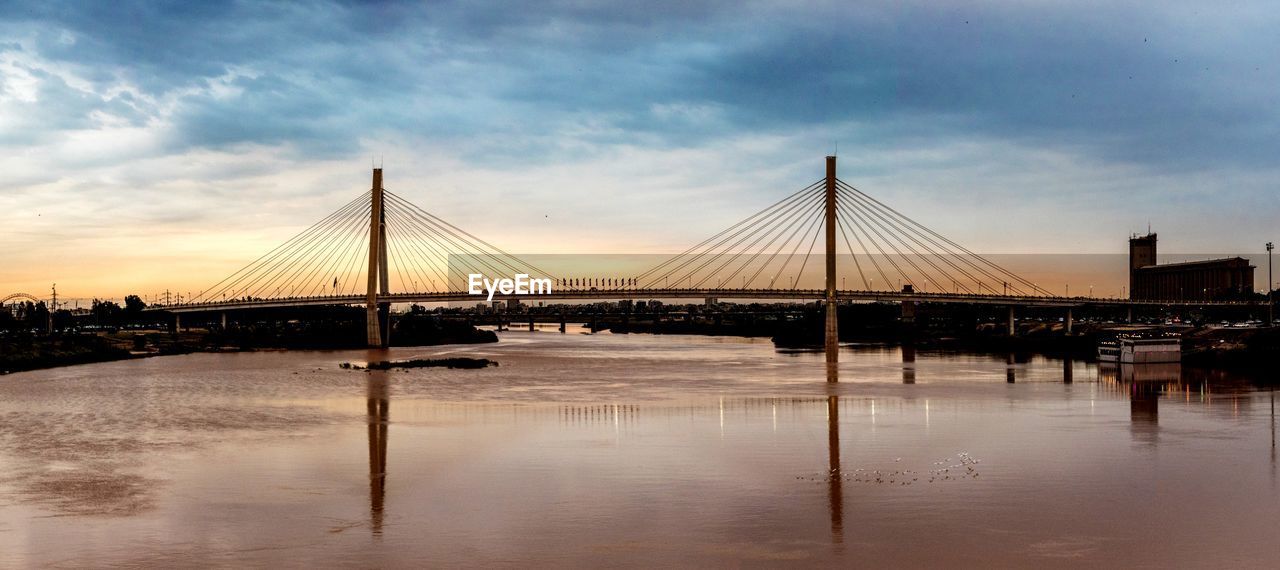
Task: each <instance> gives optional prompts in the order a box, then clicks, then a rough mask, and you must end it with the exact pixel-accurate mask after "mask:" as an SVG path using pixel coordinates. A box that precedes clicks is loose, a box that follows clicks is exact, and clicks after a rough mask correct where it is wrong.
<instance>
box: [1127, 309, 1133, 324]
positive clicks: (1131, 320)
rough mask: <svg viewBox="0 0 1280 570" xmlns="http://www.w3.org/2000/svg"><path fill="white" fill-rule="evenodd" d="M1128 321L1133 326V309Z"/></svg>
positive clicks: (1130, 310)
mask: <svg viewBox="0 0 1280 570" xmlns="http://www.w3.org/2000/svg"><path fill="white" fill-rule="evenodd" d="M1127 320H1128V321H1129V324H1133V307H1129V316H1128V319H1127Z"/></svg>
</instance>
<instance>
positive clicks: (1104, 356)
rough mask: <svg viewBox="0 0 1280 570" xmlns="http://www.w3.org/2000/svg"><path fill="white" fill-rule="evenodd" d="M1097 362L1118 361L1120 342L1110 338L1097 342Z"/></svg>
mask: <svg viewBox="0 0 1280 570" xmlns="http://www.w3.org/2000/svg"><path fill="white" fill-rule="evenodd" d="M1098 362H1120V343H1118V342H1115V341H1111V340H1107V341H1102V342H1100V343H1098Z"/></svg>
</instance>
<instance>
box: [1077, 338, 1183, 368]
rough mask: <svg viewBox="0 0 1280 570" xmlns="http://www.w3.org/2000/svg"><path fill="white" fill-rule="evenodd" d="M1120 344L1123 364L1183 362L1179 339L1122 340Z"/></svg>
mask: <svg viewBox="0 0 1280 570" xmlns="http://www.w3.org/2000/svg"><path fill="white" fill-rule="evenodd" d="M1118 344H1119V348H1120V362H1121V363H1122V364H1152V363H1160V362H1182V341H1181V340H1179V339H1177V338H1168V337H1167V338H1122V339H1120V340H1119V341H1118ZM1098 350H1099V353H1101V350H1102V348H1101V347H1099V348H1098ZM1099 358H1101V355H1099Z"/></svg>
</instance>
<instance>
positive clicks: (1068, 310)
mask: <svg viewBox="0 0 1280 570" xmlns="http://www.w3.org/2000/svg"><path fill="white" fill-rule="evenodd" d="M1065 322H1066V325H1067V326H1066V330H1067V334H1071V307H1067V320H1066V321H1065Z"/></svg>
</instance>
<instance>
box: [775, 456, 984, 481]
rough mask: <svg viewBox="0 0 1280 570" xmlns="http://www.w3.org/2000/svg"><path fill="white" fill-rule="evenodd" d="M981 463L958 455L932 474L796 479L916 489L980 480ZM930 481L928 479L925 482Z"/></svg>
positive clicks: (857, 472)
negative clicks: (926, 484)
mask: <svg viewBox="0 0 1280 570" xmlns="http://www.w3.org/2000/svg"><path fill="white" fill-rule="evenodd" d="M893 461H894V463H901V462H902V458H901V457H899V458H897V459H894V460H893ZM978 463H981V461H979V460H978V459H975V458H974V457H973V456H972V455H969V454H968V453H965V452H960V453H958V454H956V457H955V458H954V459H953V458H950V457H948V458H945V459H940V460H938V461H935V462H933V468H932V469H930V470H929V472H928V473H927V474H926V473H922V472H919V471H914V470H911V469H896V470H892V471H881V470H879V469H861V468H859V469H854V470H853V471H852V472H850V473H842V472H841V471H840V469H838V468H837V469H832V470H830V471H828V472H826V473H813V474H811V475H797V476H796V479H798V480H803V481H813V482H816V483H830V482H831V481H832V480H834V479H836V478H839V479H840V480H843V481H852V482H854V483H874V484H878V485H899V486H902V485H914V484H916V483H941V482H944V481H959V480H961V479H977V478H978V468H977V465H978ZM924 477H928V478H927V479H923V478H924Z"/></svg>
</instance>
